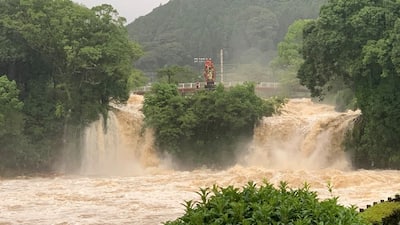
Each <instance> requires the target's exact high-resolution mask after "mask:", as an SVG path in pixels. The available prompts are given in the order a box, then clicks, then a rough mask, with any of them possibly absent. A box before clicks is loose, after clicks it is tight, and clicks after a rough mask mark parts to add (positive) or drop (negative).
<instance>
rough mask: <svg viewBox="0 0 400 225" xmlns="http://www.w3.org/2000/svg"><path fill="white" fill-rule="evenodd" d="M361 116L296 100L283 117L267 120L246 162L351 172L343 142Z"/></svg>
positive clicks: (262, 125) (287, 105)
mask: <svg viewBox="0 0 400 225" xmlns="http://www.w3.org/2000/svg"><path fill="white" fill-rule="evenodd" d="M359 115H360V112H359V111H348V112H345V113H339V112H335V111H334V108H333V106H329V105H325V104H318V103H313V102H312V101H311V100H310V99H292V100H290V101H289V102H288V103H287V104H286V105H285V107H284V108H283V110H282V113H281V114H280V115H275V116H273V117H266V118H263V120H262V121H261V124H260V125H259V126H258V127H257V128H256V129H255V135H254V141H253V144H252V147H251V150H250V152H248V153H247V155H246V156H245V157H244V158H245V160H244V162H245V164H247V165H252V166H263V167H266V168H273V169H322V168H336V169H350V168H351V164H350V162H349V160H348V157H347V155H346V154H345V152H344V151H343V148H342V143H343V140H344V136H345V133H346V131H348V130H349V128H351V126H352V124H353V121H354V119H355V118H356V117H358V116H359Z"/></svg>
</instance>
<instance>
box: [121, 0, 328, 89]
mask: <svg viewBox="0 0 400 225" xmlns="http://www.w3.org/2000/svg"><path fill="white" fill-rule="evenodd" d="M325 2H326V0H280V1H272V0H235V1H232V0H173V1H169V2H168V3H167V4H165V5H162V6H160V7H158V8H156V9H154V10H153V12H151V13H150V14H148V15H146V16H143V17H140V18H138V19H137V20H135V21H134V22H133V23H131V24H129V25H128V26H127V29H128V32H129V36H130V37H131V38H132V39H133V40H135V41H137V42H138V43H140V44H141V45H142V46H143V48H144V52H145V54H144V55H143V56H142V57H141V58H140V59H139V60H138V62H137V64H136V65H137V67H138V68H140V69H142V70H144V71H146V72H154V71H156V70H157V69H158V68H163V67H164V66H170V65H179V66H185V65H187V66H191V67H193V68H194V69H195V70H196V69H198V66H200V65H199V64H198V63H195V62H194V58H197V57H208V58H212V59H214V61H215V62H216V63H217V64H219V61H220V50H221V49H224V62H225V63H224V64H225V65H224V67H225V68H224V69H225V73H233V72H232V71H240V72H237V73H234V74H228V75H227V76H225V77H224V78H225V79H224V80H241V81H249V80H252V81H260V80H262V81H269V80H273V79H274V77H273V76H272V75H271V74H269V73H267V71H266V66H267V65H268V62H269V61H270V60H271V59H272V58H273V57H275V56H276V50H277V44H278V43H279V42H280V41H282V39H283V37H284V36H285V34H286V32H287V29H288V27H289V25H291V24H292V23H293V22H294V21H295V20H298V19H306V18H316V17H317V16H318V11H319V8H320V7H321V5H322V4H323V3H325ZM248 64H253V65H251V66H249V65H248Z"/></svg>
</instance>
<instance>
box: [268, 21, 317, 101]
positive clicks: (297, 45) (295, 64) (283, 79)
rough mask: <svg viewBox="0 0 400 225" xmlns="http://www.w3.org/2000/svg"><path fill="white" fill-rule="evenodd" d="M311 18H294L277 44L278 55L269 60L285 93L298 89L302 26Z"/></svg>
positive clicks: (289, 93)
mask: <svg viewBox="0 0 400 225" xmlns="http://www.w3.org/2000/svg"><path fill="white" fill-rule="evenodd" d="M310 21H311V20H296V21H295V22H294V23H293V24H291V25H290V26H289V28H288V32H287V33H286V35H285V38H284V39H283V41H282V42H280V43H279V44H278V56H277V57H275V58H274V59H273V60H272V61H271V66H272V68H273V69H274V74H275V76H277V77H278V80H279V82H280V84H281V86H282V87H283V88H284V92H285V94H286V95H289V96H290V95H292V94H294V92H295V90H296V89H299V87H300V86H301V85H300V80H299V79H298V78H297V71H298V70H299V68H300V65H301V64H302V63H303V61H304V60H303V57H302V54H301V53H302V52H301V51H302V48H303V28H304V27H305V25H306V24H307V23H308V22H310Z"/></svg>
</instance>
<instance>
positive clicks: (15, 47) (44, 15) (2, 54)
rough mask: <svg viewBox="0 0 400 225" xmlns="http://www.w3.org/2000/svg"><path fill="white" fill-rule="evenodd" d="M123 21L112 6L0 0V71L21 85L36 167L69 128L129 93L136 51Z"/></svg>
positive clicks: (59, 0) (55, 148)
mask: <svg viewBox="0 0 400 225" xmlns="http://www.w3.org/2000/svg"><path fill="white" fill-rule="evenodd" d="M124 22H125V19H124V18H121V17H119V16H118V13H117V11H116V10H115V9H113V8H112V7H111V6H110V5H101V6H96V7H93V8H92V9H88V8H86V7H83V6H81V5H78V4H75V3H73V2H72V1H69V0H67V1H64V0H55V1H47V0H21V1H13V0H2V1H0V24H1V25H0V74H3V73H4V74H7V76H8V77H9V78H10V79H11V80H15V81H16V84H17V86H18V88H19V89H20V90H21V100H22V101H23V102H24V107H23V113H24V114H25V118H26V122H25V127H24V134H25V135H26V136H27V138H28V139H29V143H30V145H32V146H31V148H30V149H31V150H30V151H31V152H32V154H31V155H36V156H37V157H32V165H33V164H34V165H35V166H34V167H39V166H42V167H47V168H48V167H49V166H50V163H51V161H52V160H53V159H54V158H55V156H56V155H57V153H58V150H59V149H61V148H62V147H63V145H64V143H65V142H66V138H67V136H68V135H69V134H75V135H77V136H79V130H80V129H81V128H83V127H84V126H85V125H87V124H88V123H90V122H92V121H94V120H96V119H98V117H99V114H100V113H102V114H104V115H106V114H107V110H108V108H109V102H110V101H125V100H126V99H127V97H128V93H129V88H128V79H129V78H130V76H132V64H133V62H134V60H136V59H138V58H139V56H140V55H141V54H142V52H141V49H140V48H139V46H138V45H137V44H136V43H133V42H131V41H130V40H129V38H128V35H127V31H126V29H125V27H124V25H123V24H124ZM130 84H133V81H131V82H130ZM33 162H34V163H33Z"/></svg>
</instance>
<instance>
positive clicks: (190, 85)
mask: <svg viewBox="0 0 400 225" xmlns="http://www.w3.org/2000/svg"><path fill="white" fill-rule="evenodd" d="M244 83H245V81H230V82H224V83H222V84H223V85H224V86H225V87H233V86H236V85H242V84H244ZM205 84H206V83H205V82H194V83H178V89H190V88H198V87H204V85H205ZM216 84H217V85H218V84H220V82H216ZM278 87H279V83H278V82H258V83H256V88H278ZM150 90H151V84H148V85H146V86H143V87H138V88H135V89H134V90H133V93H144V92H148V91H150Z"/></svg>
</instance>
